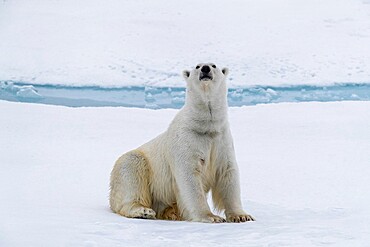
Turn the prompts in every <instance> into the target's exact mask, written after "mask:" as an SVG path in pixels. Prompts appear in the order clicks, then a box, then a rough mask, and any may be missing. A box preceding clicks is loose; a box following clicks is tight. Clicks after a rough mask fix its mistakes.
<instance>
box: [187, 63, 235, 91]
mask: <svg viewBox="0 0 370 247" xmlns="http://www.w3.org/2000/svg"><path fill="white" fill-rule="evenodd" d="M228 73H229V70H228V69H227V68H223V69H219V68H218V67H217V66H216V65H215V64H213V63H200V64H198V65H197V66H196V67H195V68H194V69H193V70H191V71H188V70H184V71H183V73H182V74H183V76H184V78H185V81H186V83H187V88H188V89H190V90H192V91H196V92H198V93H205V92H206V93H212V92H217V91H219V89H220V90H222V91H224V90H225V89H226V83H225V79H226V76H227V75H228Z"/></svg>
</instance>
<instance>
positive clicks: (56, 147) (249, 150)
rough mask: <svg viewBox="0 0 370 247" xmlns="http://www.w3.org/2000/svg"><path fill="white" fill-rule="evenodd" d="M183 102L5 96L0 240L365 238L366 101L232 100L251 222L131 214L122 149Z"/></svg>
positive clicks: (306, 241) (149, 134)
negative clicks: (115, 192)
mask: <svg viewBox="0 0 370 247" xmlns="http://www.w3.org/2000/svg"><path fill="white" fill-rule="evenodd" d="M176 112H177V111H176V110H173V109H167V110H163V109H162V110H156V111H154V110H148V109H136V108H122V107H116V108H111V107H104V108H94V107H89V108H68V107H60V106H46V105H36V104H27V103H26V104H21V103H13V102H6V101H0V120H1V127H0V147H1V148H0V166H1V169H0V201H1V203H0V219H1V220H0V246H294V247H296V246H343V247H348V246H367V245H368V243H369V241H370V226H369V220H370V210H369V207H368V205H369V204H370V190H369V189H368V188H369V186H370V182H369V177H370V166H369V150H370V142H369V140H370V129H369V122H370V114H369V112H370V102H335V103H299V104H295V103H282V104H269V105H258V106H248V107H238V108H230V111H229V115H230V124H231V130H232V133H233V136H234V142H235V148H236V157H237V160H238V162H239V167H240V175H241V186H242V202H243V204H244V207H245V209H246V210H247V211H248V212H249V213H251V214H252V215H253V216H255V217H256V219H257V221H256V222H249V223H245V224H201V223H188V222H168V221H150V220H134V219H126V218H123V217H121V216H118V215H116V214H113V213H112V212H111V211H110V210H109V208H108V185H109V173H110V171H111V169H112V166H113V163H114V161H115V159H116V158H117V157H118V156H119V155H121V154H122V153H123V152H126V151H128V150H130V149H133V148H136V147H137V146H139V145H141V144H142V143H144V142H145V141H148V140H149V139H151V138H153V137H155V136H156V135H158V134H159V133H161V132H162V131H164V130H165V129H166V128H167V126H168V124H169V122H170V121H171V119H172V118H173V117H174V115H175V114H176Z"/></svg>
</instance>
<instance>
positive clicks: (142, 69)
mask: <svg viewBox="0 0 370 247" xmlns="http://www.w3.org/2000/svg"><path fill="white" fill-rule="evenodd" d="M0 35H1V36H0V37H1V38H0V54H1V55H0V68H1V69H0V80H3V81H5V80H12V81H16V82H24V83H29V84H54V85H55V84H59V85H74V86H77V85H78V86H82V85H85V86H86V85H90V86H91V85H99V86H103V87H121V86H127V85H136V86H143V85H150V86H184V82H183V80H182V78H181V77H180V73H181V71H182V70H183V69H188V68H190V67H191V66H195V65H196V63H198V62H204V61H212V62H215V63H216V64H217V65H219V66H227V67H229V68H230V71H231V75H230V77H231V78H230V86H231V87H238V86H249V85H273V86H278V85H283V84H284V85H292V84H294V85H298V84H299V85H303V84H304V85H307V84H315V85H316V84H320V85H322V84H332V83H335V82H340V83H343V82H344V83H347V82H351V83H362V82H365V83H369V78H370V46H369V44H370V4H369V1H368V0H352V1H347V0H326V1H319V0H313V1H307V0H277V1H268V0H261V1H256V0H233V1H225V0H218V1H212V3H210V2H209V1H206V0H190V1H166V0H156V1H143V0H126V1H122V0H108V1H101V0H92V1H89V2H88V3H87V2H86V1H83V0H78V1H76V0H63V1H60V0H33V1H26V0H4V1H0Z"/></svg>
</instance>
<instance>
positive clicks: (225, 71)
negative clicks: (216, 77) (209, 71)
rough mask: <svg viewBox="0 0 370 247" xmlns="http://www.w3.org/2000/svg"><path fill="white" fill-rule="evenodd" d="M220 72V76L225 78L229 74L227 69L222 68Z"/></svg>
mask: <svg viewBox="0 0 370 247" xmlns="http://www.w3.org/2000/svg"><path fill="white" fill-rule="evenodd" d="M221 71H222V74H224V75H225V76H227V75H228V74H229V69H228V68H223V69H222V70H221Z"/></svg>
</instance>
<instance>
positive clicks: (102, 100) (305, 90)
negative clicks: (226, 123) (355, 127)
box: [0, 81, 370, 109]
mask: <svg viewBox="0 0 370 247" xmlns="http://www.w3.org/2000/svg"><path fill="white" fill-rule="evenodd" d="M0 99H2V100H8V101H16V102H31V103H39V104H49V105H63V106H70V107H86V106H95V107H96V106H101V107H102V106H126V107H141V108H152V109H159V108H180V107H181V106H182V105H183V104H184V100H185V88H173V87H149V86H145V87H144V86H142V87H121V88H102V87H89V86H86V87H72V86H54V85H31V84H27V83H19V82H18V83H17V82H11V81H0ZM345 100H363V101H368V100H370V84H367V83H362V84H357V83H342V84H333V85H331V86H307V85H306V86H302V85H300V86H294V85H293V86H281V87H271V86H250V87H241V88H230V89H229V91H228V102H229V105H230V106H245V105H256V104H268V103H279V102H306V101H320V102H328V101H345Z"/></svg>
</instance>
